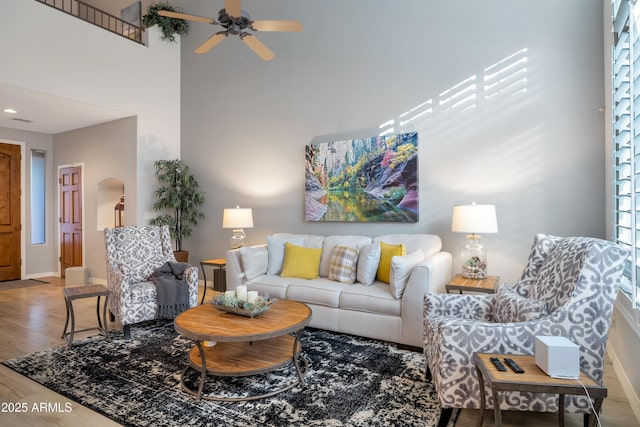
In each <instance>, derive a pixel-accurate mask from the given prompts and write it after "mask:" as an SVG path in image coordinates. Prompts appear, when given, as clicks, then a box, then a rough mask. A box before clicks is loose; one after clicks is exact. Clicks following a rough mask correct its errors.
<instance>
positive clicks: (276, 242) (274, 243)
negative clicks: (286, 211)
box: [267, 236, 304, 274]
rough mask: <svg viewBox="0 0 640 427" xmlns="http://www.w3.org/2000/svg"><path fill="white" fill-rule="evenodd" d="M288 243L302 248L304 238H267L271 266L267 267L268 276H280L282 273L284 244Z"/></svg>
mask: <svg viewBox="0 0 640 427" xmlns="http://www.w3.org/2000/svg"><path fill="white" fill-rule="evenodd" d="M286 242H290V243H293V244H295V245H300V246H302V245H303V244H304V238H302V237H285V238H280V237H275V236H267V251H268V252H269V265H268V266H267V274H280V272H281V271H282V262H283V261H284V244H285V243H286Z"/></svg>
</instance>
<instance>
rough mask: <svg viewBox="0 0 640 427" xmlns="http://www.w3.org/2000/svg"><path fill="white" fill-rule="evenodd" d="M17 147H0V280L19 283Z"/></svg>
mask: <svg viewBox="0 0 640 427" xmlns="http://www.w3.org/2000/svg"><path fill="white" fill-rule="evenodd" d="M20 160H21V159H20V146H19V145H14V144H0V280H15V279H20V264H21V258H20V248H21V242H20V231H21V228H22V226H21V224H20Z"/></svg>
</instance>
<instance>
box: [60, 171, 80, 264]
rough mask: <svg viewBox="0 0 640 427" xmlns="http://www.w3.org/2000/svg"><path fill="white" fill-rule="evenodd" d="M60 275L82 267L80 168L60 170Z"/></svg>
mask: <svg viewBox="0 0 640 427" xmlns="http://www.w3.org/2000/svg"><path fill="white" fill-rule="evenodd" d="M59 183H60V275H61V276H62V277H64V270H65V269H66V268H68V267H76V266H81V265H82V168H81V167H80V166H73V167H66V168H62V169H60V178H59Z"/></svg>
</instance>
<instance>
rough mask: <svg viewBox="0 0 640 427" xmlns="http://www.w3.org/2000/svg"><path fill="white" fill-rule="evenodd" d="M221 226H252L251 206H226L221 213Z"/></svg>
mask: <svg viewBox="0 0 640 427" xmlns="http://www.w3.org/2000/svg"><path fill="white" fill-rule="evenodd" d="M222 228H253V212H252V211H251V208H241V207H239V206H238V207H235V208H227V209H225V210H224V213H223V215H222Z"/></svg>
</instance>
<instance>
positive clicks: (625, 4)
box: [611, 0, 640, 308]
mask: <svg viewBox="0 0 640 427" xmlns="http://www.w3.org/2000/svg"><path fill="white" fill-rule="evenodd" d="M634 3H635V1H630V0H612V2H611V5H612V9H611V10H612V20H613V30H614V46H613V48H612V52H611V53H612V54H611V61H612V64H611V65H612V67H611V70H612V76H611V77H612V88H611V89H612V98H613V99H612V104H611V105H612V132H613V135H612V149H613V153H612V155H613V159H612V160H613V162H612V164H613V174H614V176H613V186H614V188H613V198H614V200H613V209H614V212H613V220H614V224H613V231H614V241H615V242H616V243H618V244H620V245H621V246H624V247H626V248H627V249H629V250H630V251H631V257H630V258H629V260H627V263H626V264H625V271H624V278H623V280H622V286H621V289H622V291H623V292H625V293H626V294H628V295H629V296H630V297H631V298H632V301H634V306H635V307H636V308H640V302H639V300H638V299H639V297H640V287H639V284H638V279H639V278H640V274H639V273H640V271H639V269H638V265H639V262H640V247H639V245H640V227H639V226H640V78H639V77H640V40H639V39H638V29H637V25H636V19H634V16H635V13H638V12H640V10H634V9H638V8H636V7H635V6H634ZM634 12H635V13H634Z"/></svg>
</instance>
